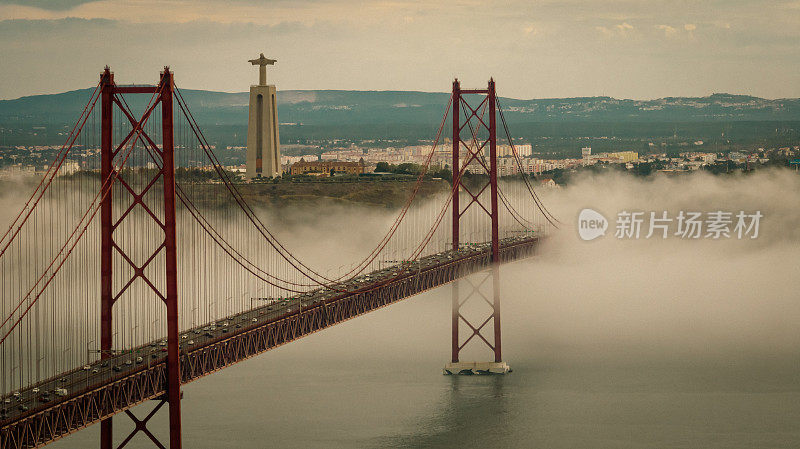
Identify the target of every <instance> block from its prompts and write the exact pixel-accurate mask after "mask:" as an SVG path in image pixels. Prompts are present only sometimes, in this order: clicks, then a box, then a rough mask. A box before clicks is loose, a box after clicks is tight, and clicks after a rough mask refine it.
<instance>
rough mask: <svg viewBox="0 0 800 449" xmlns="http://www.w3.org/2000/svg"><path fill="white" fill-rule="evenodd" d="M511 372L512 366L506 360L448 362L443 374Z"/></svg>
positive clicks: (469, 374) (468, 374)
mask: <svg viewBox="0 0 800 449" xmlns="http://www.w3.org/2000/svg"><path fill="white" fill-rule="evenodd" d="M510 372H511V368H510V367H509V366H508V364H507V363H506V362H456V363H452V362H451V363H448V364H447V365H445V367H444V370H443V374H445V375H451V374H462V375H467V376H471V375H475V374H507V373H510Z"/></svg>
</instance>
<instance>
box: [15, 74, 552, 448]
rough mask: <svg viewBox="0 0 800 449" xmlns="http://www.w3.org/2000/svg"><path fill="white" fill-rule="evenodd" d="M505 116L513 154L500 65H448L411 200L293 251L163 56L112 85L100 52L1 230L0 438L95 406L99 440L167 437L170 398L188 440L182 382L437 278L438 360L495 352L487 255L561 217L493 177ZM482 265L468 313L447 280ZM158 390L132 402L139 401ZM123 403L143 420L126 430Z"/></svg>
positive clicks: (70, 422) (55, 433)
mask: <svg viewBox="0 0 800 449" xmlns="http://www.w3.org/2000/svg"><path fill="white" fill-rule="evenodd" d="M76 112H77V111H76ZM498 119H499V125H500V127H501V128H502V131H503V132H504V134H505V139H507V143H508V144H509V145H510V146H511V148H512V153H513V155H512V156H513V161H514V164H516V166H517V168H518V170H519V173H524V170H523V167H522V163H521V161H520V157H519V155H518V154H517V152H516V149H515V148H514V139H513V138H512V136H511V134H510V132H509V129H508V126H507V123H506V120H505V117H504V115H503V110H502V108H501V107H500V101H499V100H498V98H497V97H496V95H495V83H494V81H492V80H490V81H489V83H488V86H487V88H485V89H462V88H461V86H460V83H459V82H458V80H456V81H455V82H454V83H453V92H452V95H451V97H450V100H449V103H448V105H447V107H446V109H445V112H444V116H443V118H442V121H441V123H440V125H439V127H438V130H437V132H436V136H435V138H434V139H433V143H432V144H431V146H430V149H429V151H428V153H427V158H426V162H425V163H424V164H423V166H422V168H421V171H420V173H419V174H418V177H417V178H416V182H415V183H414V184H413V186H412V187H411V188H410V190H409V196H408V199H407V201H406V202H405V204H404V205H403V207H402V208H400V210H399V212H397V214H396V216H395V218H394V219H393V220H391V222H389V223H387V228H386V232H385V234H383V237H382V238H380V239H379V240H378V241H377V242H374V241H367V242H364V248H368V249H370V250H369V251H366V250H365V251H364V252H363V255H362V257H359V258H358V259H357V260H354V261H350V262H351V263H350V264H349V265H346V266H342V267H339V269H338V270H331V269H330V267H313V266H312V264H311V263H309V262H308V261H304V260H302V258H301V257H298V256H296V255H295V253H293V252H292V251H291V250H290V248H288V247H287V246H286V245H285V244H284V243H282V242H281V241H280V240H279V238H278V235H279V234H280V232H279V230H276V229H274V228H273V229H270V227H269V226H268V225H267V223H266V220H265V219H264V214H263V211H259V210H258V207H257V206H256V205H253V204H251V202H252V201H251V202H248V201H246V200H245V195H244V194H243V193H242V192H243V189H245V188H246V186H247V184H246V183H242V182H240V181H239V180H238V178H237V177H236V176H235V175H234V174H233V173H231V172H229V171H228V170H226V168H225V167H224V166H223V165H222V164H221V163H220V161H219V159H218V158H217V155H216V154H215V147H214V146H213V145H211V144H210V143H209V142H208V140H207V139H206V138H205V136H204V134H203V132H202V130H201V128H200V126H199V125H198V122H197V120H195V118H194V116H193V115H192V112H191V110H190V108H189V104H188V103H187V102H186V100H185V98H184V96H183V95H182V93H181V90H180V89H179V88H178V87H177V86H176V84H175V81H174V77H173V73H172V72H171V71H170V70H169V68H168V67H167V68H165V69H164V71H163V72H162V73H161V77H160V79H159V82H158V83H157V84H156V85H117V84H116V83H115V82H114V74H113V73H112V72H111V71H110V70H109V68H108V67H106V69H105V70H104V71H103V72H102V74H101V77H100V81H99V83H98V84H97V85H96V87H95V88H94V90H93V91H92V93H91V96H90V98H89V99H88V101H87V104H86V106H85V108H84V109H83V111H81V113H80V116H79V118H78V120H77V121H76V122H75V124H74V126H73V127H72V129H71V130H70V131H69V133H68V134H67V137H66V141H65V143H64V145H63V146H62V147H61V148H60V150H59V151H58V153H57V155H56V157H55V158H54V159H53V160H52V162H51V163H50V165H49V167H48V169H47V170H46V172H45V173H44V174H43V176H42V177H41V178H40V179H36V181H35V182H31V183H26V184H23V185H25V186H29V187H30V193H29V195H28V194H26V198H27V199H26V200H25V202H24V204H21V205H20V208H19V210H16V211H12V215H11V218H10V219H9V221H10V223H9V224H8V227H7V229H6V230H5V231H4V233H3V234H2V239H0V270H2V271H0V273H1V274H0V278H1V279H2V284H1V285H0V295H2V303H0V320H2V322H0V323H1V324H0V374H2V380H0V401H1V403H0V449H10V448H15V449H21V448H34V447H41V446H44V445H47V444H48V443H51V442H53V441H56V440H58V439H60V438H63V437H65V436H67V435H69V434H72V433H74V432H77V431H79V430H81V429H84V428H86V427H87V426H89V425H91V424H95V423H100V426H101V428H100V429H101V432H100V433H101V436H100V442H99V443H100V447H101V448H102V449H111V448H114V447H117V448H122V447H125V446H126V445H127V444H128V442H129V441H131V439H132V438H133V437H134V436H137V435H138V434H140V433H141V434H143V435H145V436H146V437H148V438H149V439H150V440H152V442H153V444H154V445H155V446H156V447H161V448H164V447H165V445H164V444H163V443H161V442H160V441H159V440H158V439H157V438H156V437H155V436H154V435H153V434H152V433H151V432H150V431H149V430H148V428H147V422H148V421H149V420H150V419H151V418H153V416H155V415H156V414H157V412H158V411H159V410H160V409H161V408H162V406H163V405H164V404H167V405H168V414H169V429H170V432H169V433H170V435H169V442H168V445H169V447H170V448H171V449H177V448H180V447H181V410H180V406H181V385H182V384H185V383H187V382H191V381H194V380H196V379H199V378H201V377H203V376H206V375H209V374H211V373H214V372H216V371H219V370H221V369H223V368H225V367H227V366H230V365H233V364H235V363H237V362H240V361H242V360H245V359H247V358H250V357H253V356H255V355H257V354H260V353H262V352H264V351H267V350H269V349H272V348H275V347H277V346H279V345H283V344H286V343H289V342H292V341H294V340H296V339H298V338H301V337H303V336H305V335H308V334H310V333H313V332H316V331H319V330H322V329H325V328H326V327H330V326H333V325H336V324H338V323H341V322H343V321H345V320H348V319H351V318H354V317H357V316H360V315H363V314H365V313H367V312H370V311H372V310H375V309H378V308H381V307H384V306H388V305H391V304H393V303H394V302H397V301H400V300H402V299H405V298H408V297H410V296H413V295H416V294H418V293H420V292H423V291H426V290H429V289H433V288H436V287H439V286H442V285H445V284H451V285H453V290H452V291H453V307H452V310H453V313H452V317H451V326H452V354H451V356H452V357H451V363H450V364H448V367H449V369H450V370H451V371H453V372H455V373H457V372H459V371H460V370H461V369H462V368H464V366H466V365H464V366H462V365H459V363H461V361H460V357H459V356H460V353H461V352H462V351H463V350H464V348H465V347H466V346H467V345H468V344H478V345H485V347H486V348H488V350H489V354H490V355H491V357H492V358H493V361H490V362H489V363H488V365H486V366H487V367H488V368H484V370H485V371H490V372H494V371H496V370H499V371H500V372H504V371H506V370H507V365H505V364H504V363H503V359H502V349H501V348H502V345H501V326H500V297H499V288H498V287H499V286H498V284H499V277H498V276H499V274H498V268H497V267H498V265H500V264H502V263H505V262H511V261H514V260H518V259H521V258H525V257H528V256H530V255H531V254H533V253H534V251H535V250H536V248H537V245H538V242H539V240H540V238H542V237H543V236H545V235H546V234H547V232H548V231H549V230H551V229H552V228H554V227H556V226H557V223H558V222H557V220H556V219H555V218H554V217H553V215H552V214H551V213H550V212H549V211H548V210H547V209H546V207H545V206H544V205H543V204H542V202H541V199H540V198H539V197H538V195H537V193H536V191H535V190H534V189H533V186H532V185H531V184H530V181H529V179H528V177H527V176H524V175H523V176H521V177H520V179H519V180H515V181H513V182H511V181H506V180H500V179H498V155H497V144H498V139H497V129H498ZM448 123H450V124H452V137H451V139H450V142H449V143H448V142H446V139H445V138H443V135H444V134H446V132H445V128H446V126H447V124H448ZM437 152H440V153H441V152H446V153H447V154H449V156H448V157H451V158H452V163H451V164H450V167H451V168H452V179H451V180H448V181H450V183H449V186H448V190H449V191H447V192H445V193H444V194H442V195H440V196H438V197H436V198H434V199H428V200H426V201H424V202H423V201H421V200H420V199H419V198H418V195H417V193H418V191H419V189H420V185H421V184H422V182H423V181H424V179H425V176H426V173H427V172H428V169H429V168H430V167H431V161H432V159H433V156H434V155H435V154H436V153H437ZM67 161H79V163H80V169H79V170H74V169H69V165H70V164H67V163H65V162H67ZM209 197H213V198H215V199H219V198H220V197H221V198H224V201H223V203H224V206H223V207H219V206H218V203H219V201H216V202H215V204H217V205H216V206H213V207H211V206H209ZM332 271H335V274H331V272H332ZM475 273H484V275H485V276H486V277H485V278H484V280H487V279H489V278H491V279H492V283H493V287H494V289H493V291H494V294H493V295H490V297H488V298H487V297H484V299H485V300H486V302H487V303H488V304H489V305H490V306H491V308H492V309H491V310H492V311H491V313H490V314H489V316H488V317H486V319H485V320H480V321H478V322H472V321H470V320H468V319H467V318H466V317H465V316H464V314H462V313H461V309H462V307H463V305H464V303H465V301H466V298H464V295H463V293H464V291H463V289H462V290H461V291H460V290H459V287H458V285H459V284H458V280H459V279H466V278H467V276H469V275H471V274H475ZM482 282H483V281H482ZM462 285H463V284H462ZM478 287H479V286H475V285H473V288H472V291H470V292H468V293H469V295H467V298H469V297H470V296H471V295H474V293H475V292H476V291H478V290H479V288H478ZM490 323H491V328H493V332H491V333H489V335H488V336H487V335H485V334H486V333H487V331H485V329H487V328H488V326H489V325H490ZM479 371H480V370H479ZM150 400H155V401H158V403H157V406H156V407H155V408H154V409H153V410H152V411H151V412H150V413H149V414H148V415H147V416H146V417H144V418H139V417H137V416H136V415H135V414H134V413H133V411H132V408H133V407H135V406H136V405H138V404H142V403H144V402H146V401H150ZM117 414H125V415H127V416H128V417H130V418H131V419H133V421H134V423H135V429H134V431H133V432H132V433H131V434H130V435H127V436H124V438H121V437H122V436H121V435H117V436H116V437H115V435H114V433H113V419H114V418H113V417H114V415H117Z"/></svg>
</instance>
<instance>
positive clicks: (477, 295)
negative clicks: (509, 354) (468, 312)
mask: <svg viewBox="0 0 800 449" xmlns="http://www.w3.org/2000/svg"><path fill="white" fill-rule="evenodd" d="M473 276H474V277H477V279H475V280H472V279H470V277H466V278H464V279H461V280H455V281H453V282H452V283H451V286H452V287H451V288H452V300H453V305H452V310H453V314H452V323H451V325H452V334H453V335H452V357H451V360H450V363H448V364H447V365H445V367H444V370H443V373H444V374H446V375H449V374H465V375H472V374H507V373H509V372H511V368H510V367H509V366H508V364H507V363H505V362H504V361H503V354H502V335H501V328H500V267H499V265H498V264H493V265H492V266H491V267H490V268H489V269H488V270H484V271H482V272H480V273H477V274H476V275H473ZM490 279H491V290H492V292H491V294H490V295H486V294H485V293H484V291H483V290H482V288H483V287H485V286H486V284H487V283H488V281H489V280H490ZM459 284H463V285H465V286H468V287H469V288H468V289H466V290H464V289H461V285H459ZM473 298H474V299H481V300H483V301H484V302H486V303H487V304H489V305H490V306H491V307H492V314H491V315H489V317H488V318H486V319H484V320H483V321H481V322H480V323H478V324H477V325H476V324H475V322H474V321H470V320H469V319H468V318H467V317H465V316H464V314H463V313H462V308H463V306H464V305H465V304H466V303H467V302H468V301H470V300H471V299H473ZM490 298H491V299H490ZM489 322H491V323H492V327H493V330H494V332H493V338H492V339H491V341H490V340H489V339H488V338H486V337H485V336H484V335H483V333H482V330H483V329H484V328H486V327H487V325H488V324H489ZM462 323H464V324H465V325H466V330H467V333H468V334H469V336H468V337H467V338H466V339H464V340H463V342H462V341H461V339H460V336H459V333H460V329H461V327H462V326H461V324H462ZM470 342H477V343H478V344H479V345H480V344H481V343H483V344H485V345H486V346H487V347H488V348H489V349H490V350H491V351H492V353H493V355H494V361H486V362H464V361H461V360H460V354H461V351H462V350H463V349H464V348H465V347H466V346H467V345H468V344H469V343H470Z"/></svg>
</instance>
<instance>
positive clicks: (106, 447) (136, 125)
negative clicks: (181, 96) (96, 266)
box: [100, 67, 181, 449]
mask: <svg viewBox="0 0 800 449" xmlns="http://www.w3.org/2000/svg"><path fill="white" fill-rule="evenodd" d="M101 89H102V91H101V108H102V109H101V149H100V153H101V156H100V160H101V162H100V176H101V180H102V182H101V194H102V202H101V205H100V236H101V242H100V270H101V273H100V301H101V307H100V310H101V332H100V349H101V354H102V355H101V358H103V359H106V358H111V357H112V356H113V355H114V353H113V351H114V328H113V322H112V317H113V314H112V311H113V308H114V305H115V303H116V302H117V300H118V299H119V298H120V297H121V296H122V295H123V293H125V291H126V290H128V289H129V288H130V286H131V285H132V284H133V283H134V281H136V280H137V279H141V280H142V281H143V282H145V283H146V284H147V285H148V286H150V288H151V289H152V292H153V294H154V295H155V296H156V297H157V298H159V299H160V300H161V301H162V302H163V303H164V305H165V309H166V310H165V312H166V322H167V346H166V347H167V361H166V370H165V373H164V374H165V375H164V377H165V382H164V383H165V385H166V391H167V393H166V395H165V396H164V397H157V398H154V399H157V400H159V401H160V402H159V404H158V405H157V406H156V407H155V408H154V410H153V411H152V412H151V413H150V414H149V415H148V416H147V417H146V418H145V419H143V420H140V419H138V418H136V417H135V416H134V415H133V414H132V413H131V412H130V411H126V413H127V414H128V416H129V417H131V419H133V421H134V423H135V424H136V427H135V429H134V430H133V432H132V433H131V434H130V435H128V437H127V438H126V439H125V440H124V441H123V442H122V443H121V444H120V445H119V446H118V448H121V447H123V446H125V445H126V444H127V443H128V441H130V440H131V438H133V437H134V436H135V435H136V434H137V433H139V432H142V433H144V434H146V435H147V436H148V437H149V438H150V439H151V440H152V441H153V443H154V444H156V446H158V447H162V448H163V447H164V446H163V445H162V444H161V443H160V442H158V440H157V439H156V438H155V436H154V435H153V434H152V433H150V431H149V430H148V429H147V421H148V420H149V419H150V418H151V417H152V416H153V415H154V414H155V413H156V412H157V411H158V410H159V409H160V408H161V407H162V406H163V405H164V404H165V403H166V404H169V429H170V442H169V447H170V449H180V448H181V407H180V399H181V391H180V385H181V378H180V365H179V363H180V361H179V354H178V350H179V342H178V281H177V252H176V230H175V162H174V134H173V128H174V125H173V92H174V89H175V84H174V79H173V74H172V72H170V70H169V67H165V68H164V71H163V72H162V73H161V79H160V81H159V84H158V85H157V86H117V85H116V84H115V83H114V74H113V73H112V72H111V71H110V69H109V68H108V67H106V68H105V70H104V71H103V73H102V74H101ZM121 94H151V95H152V97H151V100H150V103H149V104H148V107H147V109H146V111H145V112H144V113H143V115H142V117H141V118H139V119H137V118H135V117H134V116H132V115H131V112H130V111H129V110H128V107H127V103H124V100H122V99H121V97H120V96H119V95H121ZM159 104H160V105H161V117H160V119H161V135H162V139H161V140H162V141H161V146H160V147H159V146H158V145H157V144H156V142H154V141H153V139H152V138H151V137H150V136H148V135H147V132H145V129H144V124H145V123H146V122H147V120H148V118H149V117H150V116H151V115H152V113H153V111H154V110H155V109H156V106H157V105H159ZM115 111H117V112H121V113H122V115H123V117H121V120H125V121H128V122H130V125H131V129H132V130H131V132H130V133H129V134H128V135H127V136H124V137H123V138H122V139H121V142H120V143H118V144H117V145H115V144H114V135H113V133H114V112H115ZM137 140H138V141H140V142H141V144H142V145H143V146H144V147H145V148H147V151H148V152H149V154H150V155H151V158H152V161H153V163H154V165H155V166H156V167H158V169H157V170H152V171H151V172H152V175H151V179H150V181H149V182H147V183H146V184H145V185H146V187H144V188H143V190H141V191H139V192H136V191H135V188H136V186H135V185H132V184H128V183H127V182H126V181H125V176H122V175H121V174H119V173H116V179H112V177H114V176H115V170H116V169H115V166H121V165H123V161H121V160H120V159H122V157H123V154H120V153H123V152H122V151H120V150H121V149H122V148H125V147H126V145H130V144H135V143H136V141H137ZM159 178H160V179H159ZM112 181H113V182H112ZM115 184H116V185H117V186H116V187H117V188H114V187H115ZM120 185H121V186H122V187H120ZM159 186H161V188H162V190H163V203H161V204H157V205H153V204H149V205H148V204H146V202H145V198H146V197H147V194H148V191H150V190H151V189H157V188H158V187H159ZM115 200H122V201H121V202H120V204H121V205H123V207H126V209H125V210H124V212H122V213H121V214H119V215H118V216H116V217H115V216H114V215H115V213H114V207H113V204H114V202H115ZM126 200H127V201H126ZM137 205H138V206H141V207H142V208H143V209H144V210H145V211H147V214H145V215H144V216H146V217H148V218H149V219H150V220H152V221H153V222H154V223H155V227H156V228H157V229H160V230H161V231H163V241H157V243H160V244H159V245H158V246H157V248H156V249H155V251H154V252H152V254H150V255H149V257H148V258H147V259H146V261H145V262H142V264H141V265H137V262H136V261H137V258H136V257H134V256H135V254H133V251H131V250H130V249H126V247H125V244H124V242H125V241H126V240H133V241H138V242H140V243H142V244H143V243H144V240H145V239H146V238H147V237H145V236H144V235H127V236H125V235H124V231H125V230H126V229H135V228H136V227H133V226H132V227H130V228H128V227H125V226H120V225H121V224H122V223H123V222H124V221H125V220H126V219H128V220H130V219H131V214H130V212H131V211H132V210H133V209H134V208H135V207H137ZM159 208H163V210H161V211H159V210H158V209H159ZM159 212H160V213H159ZM159 215H160V217H159ZM162 220H163V221H162ZM137 226H138V225H137ZM159 233H160V232H159ZM149 237H151V238H152V237H154V236H149ZM155 237H156V239H158V237H159V236H158V235H156V236H155ZM159 240H160V239H159ZM115 256H118V257H115ZM157 257H158V258H159V261H163V267H164V278H163V279H151V278H149V276H152V272H153V271H154V270H147V268H148V265H149V264H150V263H151V262H152V261H154V260H155V259H156V258H157ZM162 258H163V259H162ZM115 260H117V264H115V263H114V261H115ZM119 264H123V266H128V265H129V266H130V268H131V269H132V272H133V275H132V276H131V277H130V279H127V280H125V279H122V278H123V277H124V276H125V273H128V272H130V270H128V271H126V270H122V271H121V272H120V273H117V276H114V274H115V273H114V272H113V271H114V270H113V267H114V266H115V265H116V266H120V265H119ZM153 265H156V264H153ZM159 268H160V267H159ZM159 271H160V270H159ZM148 273H151V274H149V275H148ZM115 278H116V280H117V282H115ZM162 280H163V282H162ZM112 430H113V429H112V418H111V416H108V417H107V418H105V419H104V420H102V421H101V427H100V447H101V449H112V448H113V447H114V446H113V433H112Z"/></svg>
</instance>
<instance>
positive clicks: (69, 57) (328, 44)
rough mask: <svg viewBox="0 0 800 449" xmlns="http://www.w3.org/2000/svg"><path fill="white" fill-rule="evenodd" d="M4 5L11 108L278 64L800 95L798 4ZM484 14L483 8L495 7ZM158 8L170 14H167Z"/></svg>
mask: <svg viewBox="0 0 800 449" xmlns="http://www.w3.org/2000/svg"><path fill="white" fill-rule="evenodd" d="M21 3H22V2H20V1H14V0H12V1H9V0H2V1H0V40H2V41H3V42H4V44H3V45H2V47H0V57H1V58H2V59H3V60H6V61H13V62H14V64H5V65H3V67H2V68H0V98H2V99H11V98H17V97H21V96H26V95H32V94H39V93H55V92H62V91H67V90H74V89H79V88H84V87H86V86H87V80H93V79H96V78H97V76H98V73H99V70H101V69H102V67H103V66H104V65H105V64H109V65H111V67H112V69H115V71H116V72H117V73H118V74H119V75H118V77H119V80H118V82H121V83H132V82H140V83H141V82H149V80H150V78H151V74H152V72H153V71H154V70H159V69H160V68H162V67H163V66H164V65H170V66H171V68H172V69H173V70H174V71H175V73H176V77H177V79H178V80H179V81H180V84H181V85H182V86H185V87H187V88H197V89H206V90H221V91H228V92H241V91H246V90H247V88H248V87H249V85H250V84H251V83H252V78H253V76H254V73H252V72H253V71H254V70H253V69H252V68H251V67H250V66H249V64H246V63H242V61H243V60H244V61H246V59H248V58H251V57H252V55H253V54H258V53H259V52H262V51H263V52H264V53H265V55H266V56H267V57H270V58H275V59H277V60H278V61H279V62H278V63H277V65H276V66H275V69H274V70H273V72H272V74H271V75H270V76H271V77H272V80H273V81H274V82H275V83H276V84H277V85H280V86H281V89H283V90H291V89H343V90H414V91H432V92H445V91H447V90H448V88H449V83H450V81H451V80H452V78H453V77H456V76H458V77H459V78H460V79H461V80H462V82H463V84H464V85H481V84H483V83H485V80H486V79H487V78H488V77H489V76H494V77H495V78H496V79H498V82H499V83H500V85H501V86H502V87H503V89H502V92H501V94H502V95H504V96H508V97H513V98H523V99H528V98H561V97H576V96H601V95H606V96H611V97H615V98H633V99H650V98H660V97H667V96H704V95H708V94H711V93H714V92H729V93H734V94H747V95H754V96H759V97H764V98H787V97H799V96H800V82H798V81H800V75H797V73H798V69H800V67H798V65H799V64H800V63H798V62H797V60H798V58H797V56H798V53H799V52H800V50H798V49H797V48H796V46H795V45H793V43H794V42H796V41H797V38H798V37H800V36H798V34H800V32H798V31H797V30H798V29H800V27H798V26H797V25H799V24H800V3H798V2H796V1H784V0H780V1H739V0H736V1H718V0H717V1H710V2H703V3H702V4H701V3H699V2H694V1H678V2H665V1H659V0H645V1H641V2H634V1H630V0H615V1H612V2H602V3H600V2H598V1H592V0H570V1H566V2H553V1H539V2H522V1H511V2H504V3H503V4H489V5H486V4H485V3H481V2H474V1H471V0H467V1H446V2H438V3H437V4H435V5H432V4H428V3H425V2H421V1H415V0H399V1H393V2H355V1H351V0H327V1H323V0H305V1H301V2H289V1H283V0H280V1H270V2H261V1H255V0H236V1H231V2H220V1H213V0H201V1H198V2H192V3H191V4H190V3H187V2H178V1H162V2H155V1H153V0H137V1H122V0H99V1H91V2H90V1H82V0H63V1H50V2H44V1H32V2H26V3H25V4H24V5H22V4H21ZM481 5H483V6H481ZM154 11H157V12H158V13H157V14H154Z"/></svg>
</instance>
